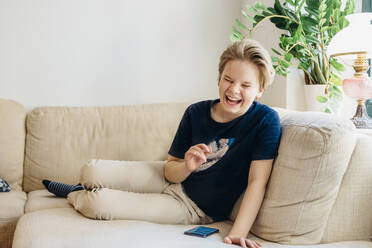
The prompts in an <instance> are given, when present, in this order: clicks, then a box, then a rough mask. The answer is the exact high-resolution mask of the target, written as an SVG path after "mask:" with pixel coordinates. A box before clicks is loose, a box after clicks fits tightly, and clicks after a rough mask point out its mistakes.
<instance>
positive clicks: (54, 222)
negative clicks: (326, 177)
mask: <svg viewBox="0 0 372 248" xmlns="http://www.w3.org/2000/svg"><path fill="white" fill-rule="evenodd" d="M210 226H212V227H215V228H218V229H219V230H220V233H218V234H214V235H212V236H210V237H208V238H205V239H203V238H199V237H193V236H186V235H184V234H183V232H184V231H185V230H187V229H189V228H191V227H194V226H191V225H162V224H155V223H149V222H142V221H126V220H117V221H98V220H92V219H88V218H85V217H84V216H82V215H80V214H79V213H77V212H76V211H75V210H73V209H71V208H58V209H47V210H41V211H36V212H31V213H27V214H25V215H24V216H23V217H22V218H21V219H20V220H19V222H18V225H17V229H16V231H15V234H14V243H13V248H26V247H27V248H44V247H50V246H51V242H53V247H54V248H59V247H70V248H74V247H79V248H83V247H99V248H101V247H110V248H115V247H120V248H121V247H126V248H131V247H133V248H134V247H135V248H141V247H146V248H148V247H153V248H155V247H162V248H163V247H172V248H177V247H185V248H186V247H187V248H188V247H193V248H198V247H200V248H201V247H203V248H205V247H207V248H208V247H210V248H212V247H213V248H215V247H232V246H231V245H227V244H224V243H222V239H223V237H224V236H225V235H226V234H227V233H228V232H229V230H230V228H231V222H227V221H226V222H217V223H213V224H211V225H210ZM250 237H251V238H254V237H253V236H250ZM257 240H259V241H261V242H262V243H263V245H264V246H265V247H266V248H270V247H291V248H296V247H306V246H285V245H279V244H275V243H270V242H266V241H263V240H260V239H257ZM307 247H308V246H307ZM344 247H345V248H346V247H355V248H362V247H363V248H372V243H370V242H365V241H361V242H358V241H355V242H343V243H335V244H327V245H319V248H344Z"/></svg>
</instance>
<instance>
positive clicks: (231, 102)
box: [225, 95, 242, 105]
mask: <svg viewBox="0 0 372 248" xmlns="http://www.w3.org/2000/svg"><path fill="white" fill-rule="evenodd" d="M225 100H226V102H227V103H228V104H229V105H238V104H240V103H241V101H242V100H241V99H237V98H232V97H228V96H227V95H225Z"/></svg>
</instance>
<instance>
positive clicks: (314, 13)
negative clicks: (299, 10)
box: [304, 6, 319, 16]
mask: <svg viewBox="0 0 372 248" xmlns="http://www.w3.org/2000/svg"><path fill="white" fill-rule="evenodd" d="M304 9H305V10H306V11H307V13H309V14H310V15H313V16H318V15H319V12H318V10H314V9H310V8H309V7H306V6H305V8H304Z"/></svg>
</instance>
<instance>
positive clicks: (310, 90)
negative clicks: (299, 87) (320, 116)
mask: <svg viewBox="0 0 372 248" xmlns="http://www.w3.org/2000/svg"><path fill="white" fill-rule="evenodd" d="M324 90H325V84H314V85H307V84H305V85H304V92H305V105H306V110H307V111H322V112H323V111H324V110H325V104H324V103H321V102H319V101H318V100H317V99H316V98H317V97H318V96H324Z"/></svg>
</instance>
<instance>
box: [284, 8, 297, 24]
mask: <svg viewBox="0 0 372 248" xmlns="http://www.w3.org/2000/svg"><path fill="white" fill-rule="evenodd" d="M286 13H287V16H288V17H290V18H292V19H293V20H296V21H298V17H297V15H296V13H295V12H294V11H293V10H290V9H287V10H286Z"/></svg>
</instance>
